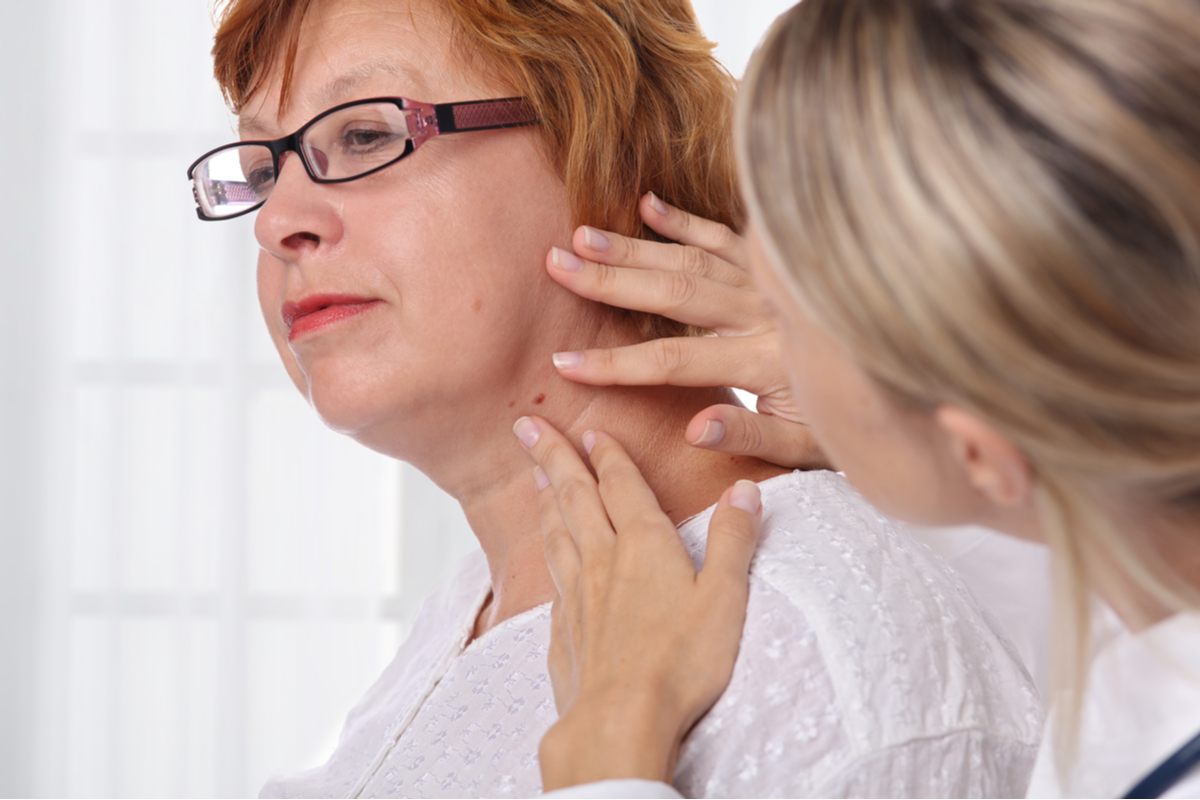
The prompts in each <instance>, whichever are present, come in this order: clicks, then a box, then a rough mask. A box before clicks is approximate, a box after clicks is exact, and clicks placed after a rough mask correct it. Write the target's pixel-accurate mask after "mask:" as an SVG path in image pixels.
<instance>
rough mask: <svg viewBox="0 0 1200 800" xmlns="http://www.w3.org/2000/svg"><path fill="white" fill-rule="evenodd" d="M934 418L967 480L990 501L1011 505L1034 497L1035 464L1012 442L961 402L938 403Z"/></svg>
mask: <svg viewBox="0 0 1200 800" xmlns="http://www.w3.org/2000/svg"><path fill="white" fill-rule="evenodd" d="M934 419H935V420H936V422H937V425H938V427H939V428H940V429H941V431H942V432H943V433H944V434H945V436H946V438H947V440H948V441H949V444H950V451H951V454H952V457H953V458H954V459H955V460H956V461H957V462H958V464H959V466H960V467H961V468H962V470H963V473H964V474H965V476H966V478H967V481H968V483H970V484H971V486H972V487H974V489H975V490H976V491H978V492H979V493H980V494H982V495H983V496H984V497H985V498H986V499H987V500H988V501H989V502H990V503H992V504H994V505H997V506H1003V507H1012V506H1019V505H1023V504H1025V503H1026V502H1028V501H1029V500H1030V499H1031V497H1032V494H1033V489H1034V478H1033V468H1032V467H1031V466H1030V465H1029V461H1028V460H1027V459H1026V458H1025V455H1024V454H1023V453H1022V452H1021V451H1020V450H1018V449H1017V448H1016V446H1014V445H1013V443H1012V442H1010V441H1009V440H1008V439H1007V438H1005V437H1004V436H1003V435H1001V434H1000V433H999V432H997V431H996V429H995V428H993V427H992V426H991V425H989V424H987V423H986V422H984V421H983V420H981V419H980V418H979V417H977V416H975V415H974V414H972V413H970V412H968V411H964V410H963V409H961V408H959V407H958V406H952V405H941V406H938V408H937V410H936V411H935V412H934Z"/></svg>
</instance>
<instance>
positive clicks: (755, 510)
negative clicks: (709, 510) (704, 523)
mask: <svg viewBox="0 0 1200 800" xmlns="http://www.w3.org/2000/svg"><path fill="white" fill-rule="evenodd" d="M761 522H762V495H761V493H760V492H759V489H758V484H756V483H754V482H753V481H745V480H743V481H738V482H737V483H735V484H734V485H733V486H731V487H730V488H728V489H726V490H725V493H724V494H723V495H721V499H720V501H719V502H718V503H717V507H716V509H715V510H714V511H713V515H712V520H711V521H710V522H709V524H708V546H707V550H706V553H705V556H704V567H703V569H701V571H700V579H702V580H706V581H707V580H717V581H719V582H721V583H725V582H730V583H732V585H733V586H737V587H739V588H740V593H741V594H744V593H745V592H746V591H747V586H748V584H749V579H750V578H749V575H750V559H752V558H753V557H754V549H755V548H756V547H757V546H758V531H759V525H760V524H761Z"/></svg>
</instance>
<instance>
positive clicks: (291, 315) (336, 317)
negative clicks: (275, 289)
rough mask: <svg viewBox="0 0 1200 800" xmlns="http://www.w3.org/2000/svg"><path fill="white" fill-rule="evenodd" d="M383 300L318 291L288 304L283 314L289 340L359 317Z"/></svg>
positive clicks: (292, 340)
mask: <svg viewBox="0 0 1200 800" xmlns="http://www.w3.org/2000/svg"><path fill="white" fill-rule="evenodd" d="M379 302H380V301H379V300H375V299H372V298H369V297H351V296H350V295H343V294H314V295H312V296H310V297H306V298H304V299H303V300H301V301H300V302H298V303H284V304H283V309H282V310H281V313H282V316H283V324H284V325H287V326H288V341H289V342H294V341H295V340H296V339H297V338H299V337H301V336H304V335H305V334H308V333H312V332H314V331H318V330H321V329H322V328H327V327H329V326H330V325H333V324H335V323H338V322H341V321H342V320H346V319H350V318H351V317H357V316H358V315H359V314H362V313H364V312H366V311H368V310H370V309H371V308H373V307H374V306H376V305H378V304H379Z"/></svg>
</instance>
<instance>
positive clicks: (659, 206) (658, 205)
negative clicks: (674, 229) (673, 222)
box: [650, 192, 667, 217]
mask: <svg viewBox="0 0 1200 800" xmlns="http://www.w3.org/2000/svg"><path fill="white" fill-rule="evenodd" d="M650 207H651V208H653V209H654V210H655V211H657V212H658V213H660V214H662V215H663V216H664V217H665V216H666V215H667V207H666V205H665V204H664V203H663V201H662V200H659V199H658V195H656V194H655V193H654V192H651V193H650Z"/></svg>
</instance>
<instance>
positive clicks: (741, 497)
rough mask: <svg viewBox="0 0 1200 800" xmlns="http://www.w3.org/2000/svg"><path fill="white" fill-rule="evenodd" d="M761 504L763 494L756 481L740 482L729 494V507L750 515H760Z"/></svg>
mask: <svg viewBox="0 0 1200 800" xmlns="http://www.w3.org/2000/svg"><path fill="white" fill-rule="evenodd" d="M761 503H762V493H761V492H759V491H758V484H757V483H755V482H754V481H738V482H737V483H735V484H734V485H733V491H731V492H730V493H729V505H731V506H733V507H734V508H736V509H738V510H740V511H745V512H746V513H747V514H750V515H754V514H757V513H758V509H759V506H760V505H761Z"/></svg>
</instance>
